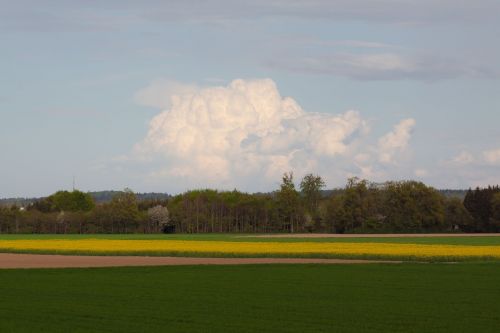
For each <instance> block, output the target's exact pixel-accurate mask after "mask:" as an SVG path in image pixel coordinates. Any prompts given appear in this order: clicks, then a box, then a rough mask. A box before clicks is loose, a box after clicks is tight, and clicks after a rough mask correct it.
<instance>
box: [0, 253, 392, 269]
mask: <svg viewBox="0 0 500 333" xmlns="http://www.w3.org/2000/svg"><path fill="white" fill-rule="evenodd" d="M368 263H401V262H400V261H383V260H382V261H380V260H377V261H375V260H348V259H305V258H187V257H140V256H69V255H68V256H66V255H46V254H15V253H0V269H2V268H69V267H120V266H169V265H246V264H368Z"/></svg>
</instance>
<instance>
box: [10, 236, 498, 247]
mask: <svg viewBox="0 0 500 333" xmlns="http://www.w3.org/2000/svg"><path fill="white" fill-rule="evenodd" d="M252 236H255V235H251V234H173V235H164V234H153V235H150V234H87V235H40V234H20V235H16V234H0V241H2V240H15V239H89V238H98V239H140V240H142V239H149V240H153V239H165V240H166V239H172V240H200V241H201V240H203V241H228V242H333V243H403V244H445V245H500V237H495V236H485V237H469V236H466V235H465V236H460V237H446V236H443V237H427V238H425V237H397V238H393V237H376V238H366V237H355V238H293V236H292V235H291V236H290V237H286V238H261V237H252Z"/></svg>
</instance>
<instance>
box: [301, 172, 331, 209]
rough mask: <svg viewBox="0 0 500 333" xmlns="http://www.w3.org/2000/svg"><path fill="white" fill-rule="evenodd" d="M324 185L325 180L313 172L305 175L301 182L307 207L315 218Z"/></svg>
mask: <svg viewBox="0 0 500 333" xmlns="http://www.w3.org/2000/svg"><path fill="white" fill-rule="evenodd" d="M324 187H325V182H324V181H323V179H322V178H321V177H320V176H315V175H313V174H312V173H310V174H307V175H305V176H304V178H302V181H301V182H300V191H301V192H302V195H303V198H304V202H305V206H306V209H307V211H308V212H309V213H310V214H311V215H312V217H313V219H314V218H316V217H317V215H318V207H319V201H320V199H321V189H322V188H324Z"/></svg>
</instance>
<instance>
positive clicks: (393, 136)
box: [378, 118, 416, 164]
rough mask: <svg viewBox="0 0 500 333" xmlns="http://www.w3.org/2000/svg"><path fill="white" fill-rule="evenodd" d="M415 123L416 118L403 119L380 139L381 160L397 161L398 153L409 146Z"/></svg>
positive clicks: (387, 161) (379, 152) (385, 161)
mask: <svg viewBox="0 0 500 333" xmlns="http://www.w3.org/2000/svg"><path fill="white" fill-rule="evenodd" d="M415 124H416V122H415V120H414V119H411V118H409V119H405V120H402V121H401V122H400V123H399V124H397V125H396V126H394V129H393V130H392V131H391V132H389V133H387V134H386V135H384V136H383V137H381V138H380V139H379V141H378V159H379V161H380V162H382V163H387V164H393V163H395V162H396V160H395V157H396V155H397V154H400V153H403V152H405V150H406V149H407V148H408V144H409V141H410V138H411V134H412V131H413V128H414V127H415Z"/></svg>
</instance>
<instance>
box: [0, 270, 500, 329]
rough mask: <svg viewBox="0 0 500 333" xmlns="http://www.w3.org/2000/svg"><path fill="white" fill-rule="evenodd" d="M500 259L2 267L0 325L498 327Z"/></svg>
mask: <svg viewBox="0 0 500 333" xmlns="http://www.w3.org/2000/svg"><path fill="white" fill-rule="evenodd" d="M499 278H500V264H494V263H492V264H478V263H467V264H401V265H383V264H370V265H261V266H258V265H255V266H184V267H182V266H180V267H179V266H176V267H174V266H170V267H147V268H144V267H142V268H140V267H136V268H133V267H128V268H98V269H95V268H94V269H45V270H43V269H37V270H2V271H0V295H1V297H0V332H2V333H4V332H5V333H6V332H41V331H45V332H496V331H498V328H499V327H500V316H499V315H498V314H499V313H500V301H499V299H500V284H499V283H498V281H499Z"/></svg>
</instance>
